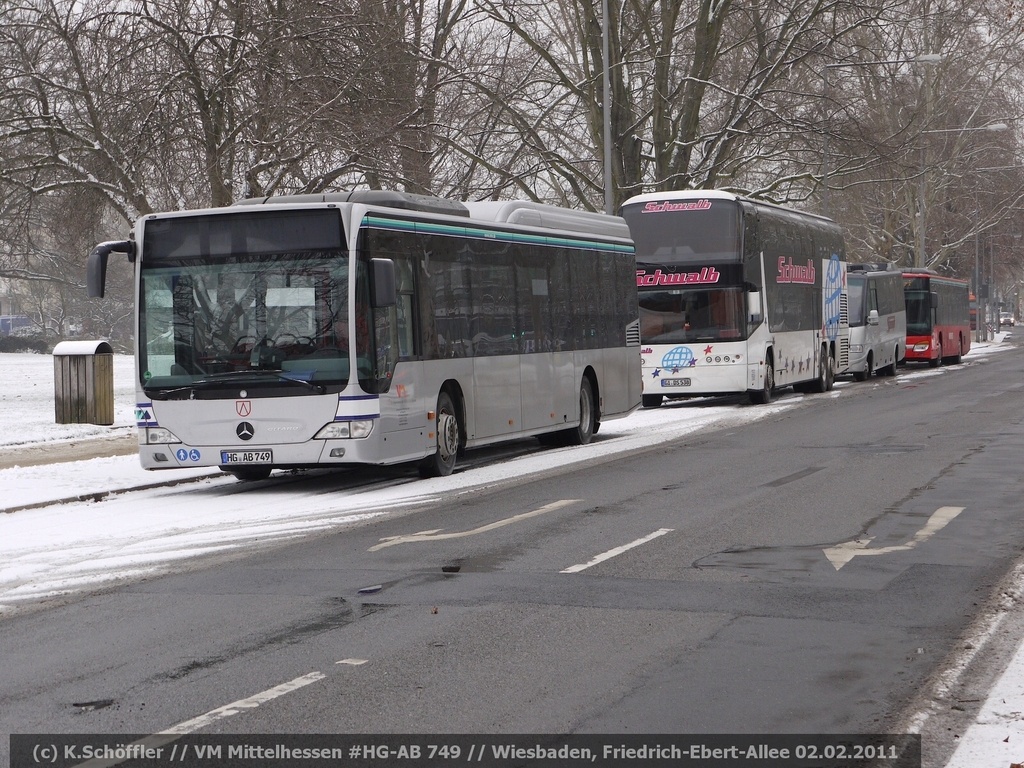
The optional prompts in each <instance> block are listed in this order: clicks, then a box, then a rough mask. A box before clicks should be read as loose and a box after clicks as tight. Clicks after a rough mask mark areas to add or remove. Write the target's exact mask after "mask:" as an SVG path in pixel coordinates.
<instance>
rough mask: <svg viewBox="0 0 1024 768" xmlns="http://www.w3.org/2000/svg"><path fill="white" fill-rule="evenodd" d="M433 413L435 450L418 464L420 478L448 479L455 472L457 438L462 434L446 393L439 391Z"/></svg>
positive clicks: (449, 397) (453, 407) (455, 413)
mask: <svg viewBox="0 0 1024 768" xmlns="http://www.w3.org/2000/svg"><path fill="white" fill-rule="evenodd" d="M435 413H436V416H435V421H434V434H435V435H436V439H437V448H436V449H435V451H434V453H433V454H431V455H430V456H428V457H427V458H425V459H424V460H423V461H421V462H420V465H419V473H420V477H448V475H450V474H451V473H452V472H453V471H454V470H455V459H456V458H457V457H458V454H459V436H460V434H461V432H462V429H461V426H460V424H459V413H458V411H457V410H456V409H455V403H454V402H453V401H452V398H451V395H449V394H448V393H447V392H445V391H441V392H440V393H439V394H438V396H437V410H436V412H435Z"/></svg>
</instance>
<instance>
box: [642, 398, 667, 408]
mask: <svg viewBox="0 0 1024 768" xmlns="http://www.w3.org/2000/svg"><path fill="white" fill-rule="evenodd" d="M661 401H662V396H661V395H644V396H643V405H644V408H660V407H661Z"/></svg>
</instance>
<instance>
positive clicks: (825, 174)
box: [606, 0, 945, 216]
mask: <svg viewBox="0 0 1024 768" xmlns="http://www.w3.org/2000/svg"><path fill="white" fill-rule="evenodd" d="M606 1H607V0H606ZM944 58H945V55H944V54H941V53H922V54H921V55H920V56H915V57H914V58H912V59H880V60H877V61H838V62H835V63H833V64H826V65H825V67H824V69H823V71H822V73H821V76H822V80H823V83H822V94H823V96H824V99H823V101H824V105H825V109H826V110H827V109H828V98H829V80H828V73H829V70H831V69H856V68H859V67H877V66H882V65H884V64H938V63H939V62H941V61H942V60H943V59H944ZM824 132H825V137H824V141H823V147H822V165H823V167H822V170H821V183H822V187H823V188H824V200H823V202H824V208H825V215H826V216H831V215H832V193H831V190H830V189H829V174H830V172H831V168H830V160H831V157H830V155H829V141H828V138H829V130H828V127H827V126H826V127H825V129H824Z"/></svg>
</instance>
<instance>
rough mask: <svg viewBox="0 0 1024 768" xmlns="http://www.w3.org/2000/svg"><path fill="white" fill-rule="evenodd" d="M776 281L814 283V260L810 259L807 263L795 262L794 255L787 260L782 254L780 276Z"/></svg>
mask: <svg viewBox="0 0 1024 768" xmlns="http://www.w3.org/2000/svg"><path fill="white" fill-rule="evenodd" d="M775 282H777V283H800V284H802V285H814V262H813V261H811V260H809V259H808V261H807V264H794V263H793V258H792V257H790V259H789V261H788V262H787V261H786V257H785V256H780V257H779V276H778V278H777V279H776V280H775Z"/></svg>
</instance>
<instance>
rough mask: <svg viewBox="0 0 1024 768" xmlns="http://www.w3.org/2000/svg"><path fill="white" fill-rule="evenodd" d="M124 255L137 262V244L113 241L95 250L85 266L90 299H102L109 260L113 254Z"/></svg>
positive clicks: (98, 246) (101, 244)
mask: <svg viewBox="0 0 1024 768" xmlns="http://www.w3.org/2000/svg"><path fill="white" fill-rule="evenodd" d="M114 252H117V253H123V254H125V255H127V256H128V261H135V242H134V241H132V240H111V241H108V242H105V243H100V244H99V245H97V246H96V247H95V248H93V250H92V253H90V254H89V259H88V261H86V265H85V282H86V286H87V290H88V295H89V298H90V299H102V298H103V294H104V291H105V288H106V283H107V259H108V258H109V257H110V254H111V253H114Z"/></svg>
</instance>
